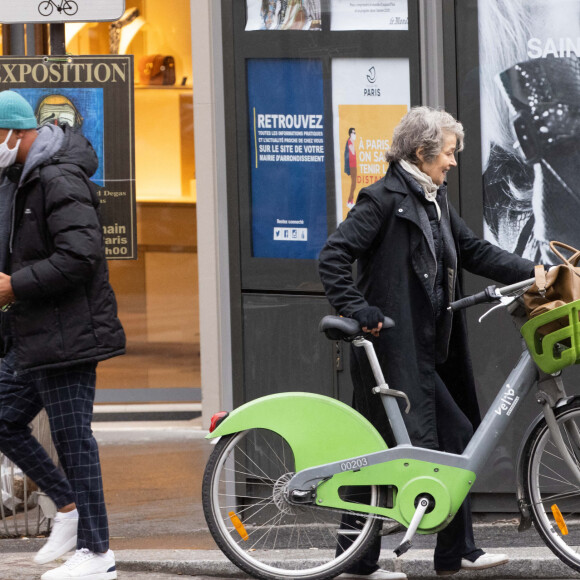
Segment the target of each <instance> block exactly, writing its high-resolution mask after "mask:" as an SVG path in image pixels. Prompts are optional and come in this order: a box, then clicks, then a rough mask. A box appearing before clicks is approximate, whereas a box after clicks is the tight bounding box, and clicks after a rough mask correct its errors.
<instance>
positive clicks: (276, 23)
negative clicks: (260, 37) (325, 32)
mask: <svg viewBox="0 0 580 580" xmlns="http://www.w3.org/2000/svg"><path fill="white" fill-rule="evenodd" d="M320 3H321V0H246V14H247V19H246V30H321V28H322V16H321V7H320Z"/></svg>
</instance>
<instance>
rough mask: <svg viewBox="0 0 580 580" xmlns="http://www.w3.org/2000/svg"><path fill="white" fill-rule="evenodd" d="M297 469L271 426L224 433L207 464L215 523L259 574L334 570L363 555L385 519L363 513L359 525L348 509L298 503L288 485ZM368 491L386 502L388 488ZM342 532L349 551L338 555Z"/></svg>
mask: <svg viewBox="0 0 580 580" xmlns="http://www.w3.org/2000/svg"><path fill="white" fill-rule="evenodd" d="M294 472H295V467H294V456H293V453H292V449H291V448H290V446H289V445H288V443H287V442H286V441H285V440H284V439H283V438H282V437H280V436H279V435H278V434H276V433H274V432H273V431H269V430H266V429H249V430H248V431H243V432H241V433H235V434H233V435H227V436H225V437H222V438H221V439H220V441H219V442H218V444H217V445H216V448H215V449H214V451H213V453H212V455H211V457H210V459H209V461H208V464H207V466H206V470H205V474H204V478H203V491H202V496H203V508H204V512H205V517H206V520H207V524H208V527H209V530H210V532H211V534H212V536H213V538H214V540H215V541H216V543H217V544H218V546H219V547H220V549H221V550H222V551H223V552H224V554H225V555H226V556H227V557H228V558H229V559H230V560H231V561H232V562H233V563H234V564H236V566H238V567H239V568H241V569H242V570H243V571H245V572H247V573H248V574H250V575H252V576H254V577H255V578H262V579H264V580H279V579H283V578H298V579H301V580H323V579H325V578H332V577H334V576H336V575H337V574H340V573H341V572H342V571H343V570H345V569H346V568H347V567H348V566H349V565H351V564H352V563H354V562H356V561H357V560H358V559H359V558H360V557H362V555H363V554H364V552H365V551H366V550H367V549H368V547H369V545H370V543H371V542H372V541H373V540H374V539H375V537H376V534H377V532H378V529H379V527H380V520H378V519H376V518H365V517H364V516H362V517H360V516H357V518H353V519H357V520H358V525H356V527H355V526H354V525H353V526H348V525H346V524H345V523H344V522H342V524H341V519H342V516H343V514H342V513H339V512H336V511H334V510H329V509H324V508H317V507H316V506H313V505H300V506H297V505H295V504H292V503H290V502H289V501H288V498H287V496H286V489H287V485H288V482H289V481H290V479H291V478H292V476H293V475H294ZM356 490H357V493H359V494H360V492H361V490H360V489H359V488H356ZM347 493H348V491H347ZM364 493H365V494H366V496H367V497H370V504H371V505H373V506H377V505H380V503H379V502H381V491H380V488H378V487H376V486H372V487H371V486H369V487H366V488H365V489H364ZM343 497H344V496H343ZM359 497H360V496H359ZM345 499H347V501H348V499H349V498H348V497H345ZM359 528H360V529H359ZM339 536H340V537H341V545H343V546H344V547H345V551H344V552H343V553H342V554H340V555H338V556H337V555H336V547H337V542H338V538H339ZM345 539H346V541H345Z"/></svg>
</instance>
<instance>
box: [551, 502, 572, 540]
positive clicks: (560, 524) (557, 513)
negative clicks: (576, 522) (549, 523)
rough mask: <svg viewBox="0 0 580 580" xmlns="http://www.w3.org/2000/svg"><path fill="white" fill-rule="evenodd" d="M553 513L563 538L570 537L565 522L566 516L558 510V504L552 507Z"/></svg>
mask: <svg viewBox="0 0 580 580" xmlns="http://www.w3.org/2000/svg"><path fill="white" fill-rule="evenodd" d="M552 513H553V514H554V519H555V520H556V523H557V524H558V527H559V528H560V532H562V535H563V536H567V535H568V526H567V525H566V522H565V521H564V516H563V515H562V512H561V511H560V510H559V509H558V506H557V505H556V504H554V505H553V506H552Z"/></svg>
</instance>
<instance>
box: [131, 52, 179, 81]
mask: <svg viewBox="0 0 580 580" xmlns="http://www.w3.org/2000/svg"><path fill="white" fill-rule="evenodd" d="M139 82H140V83H141V84H142V85H174V84H175V60H174V58H173V57H172V56H164V55H162V54H151V55H148V56H144V57H142V58H140V59H139Z"/></svg>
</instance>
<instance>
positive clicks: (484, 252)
mask: <svg viewBox="0 0 580 580" xmlns="http://www.w3.org/2000/svg"><path fill="white" fill-rule="evenodd" d="M418 187H419V186H418V185H417V183H416V182H415V181H414V180H412V178H410V176H409V174H407V173H406V172H405V171H403V170H402V169H401V168H400V167H399V165H398V164H397V163H391V165H390V166H389V170H388V171H387V174H386V176H385V177H384V178H383V179H382V180H380V181H378V182H376V183H375V184H373V185H371V186H370V187H368V188H364V189H362V190H361V191H360V193H359V195H358V199H357V203H356V205H355V207H354V208H353V209H352V210H351V211H350V212H349V214H348V217H347V218H346V220H345V221H344V222H343V223H342V224H340V226H339V228H338V229H337V231H336V232H334V233H333V234H332V235H331V236H330V237H329V238H328V241H327V243H326V245H325V247H324V248H323V249H322V251H321V253H320V276H321V279H322V282H323V285H324V288H325V291H326V295H327V297H328V299H329V301H330V303H331V304H332V306H334V308H336V310H337V311H338V312H339V313H340V314H342V315H344V316H350V315H352V314H353V313H354V312H356V311H357V310H360V309H361V308H364V307H366V306H367V305H373V306H377V307H379V308H380V309H381V310H382V311H383V313H384V314H385V315H387V316H389V317H391V318H392V319H393V320H394V321H395V323H396V327H395V328H393V329H388V330H385V331H383V332H381V334H380V337H379V338H377V339H373V340H374V344H375V349H376V351H377V355H378V357H379V361H380V363H381V367H382V369H383V372H384V374H385V379H386V381H387V383H388V384H389V386H390V387H392V388H393V389H398V390H401V391H404V392H405V393H406V394H407V395H408V397H409V399H410V401H411V405H412V410H411V413H410V414H409V415H405V422H406V424H407V428H408V429H409V434H410V436H411V440H412V441H413V443H414V444H415V445H419V446H422V447H429V448H433V449H437V447H438V441H437V432H436V422H435V401H434V385H435V382H434V373H435V372H437V373H438V374H439V375H440V377H441V378H442V379H443V381H444V383H445V384H446V386H447V387H448V389H449V391H450V393H451V395H452V396H453V398H454V399H455V401H456V402H457V403H458V405H459V407H460V408H461V410H462V411H463V412H464V413H465V414H466V416H467V417H468V418H469V419H470V421H471V423H472V424H473V426H474V427H476V426H477V425H478V423H479V421H480V415H479V408H478V404H477V398H476V393H475V381H474V377H473V372H472V366H471V360H470V356H469V352H468V344H467V326H466V321H465V315H464V312H459V313H456V314H454V315H452V314H451V313H448V312H447V311H446V308H445V309H444V314H443V316H442V317H441V318H439V320H436V314H435V313H436V310H437V308H436V303H437V299H436V294H435V288H434V284H435V280H436V278H437V260H436V257H435V251H434V243H433V235H432V232H431V226H430V224H429V219H428V217H427V213H426V211H425V206H424V204H423V203H422V202H421V200H420V199H419V197H418V195H416V193H415V192H414V191H413V188H418ZM440 193H441V194H442V195H441V200H442V201H441V204H440V205H441V211H442V216H441V222H440V232H441V234H440V235H441V240H442V241H443V244H444V250H443V258H442V260H441V261H440V262H442V264H443V266H444V268H445V272H444V277H443V281H444V298H445V304H444V306H446V304H448V303H449V301H451V300H454V299H457V298H459V297H460V287H459V282H458V274H459V272H460V271H461V269H462V268H465V269H467V270H468V271H470V272H473V273H474V274H479V275H481V276H485V277H486V278H491V279H493V280H496V281H498V282H501V283H504V284H510V283H514V282H517V281H520V280H524V279H526V278H529V277H531V276H532V275H533V267H534V264H533V263H532V262H529V261H528V260H524V259H522V258H520V257H518V256H516V255H514V254H510V253H509V252H506V251H504V250H501V249H500V248H498V247H496V246H494V245H492V244H490V243H489V242H486V241H483V240H481V239H479V238H478V237H477V236H475V234H474V233H473V232H472V231H471V230H470V229H469V228H468V227H467V225H466V224H465V222H464V221H463V220H462V219H461V218H460V217H459V215H458V214H457V212H456V211H455V209H454V208H453V207H452V206H451V205H450V204H449V203H448V201H447V193H446V186H445V185H443V186H442V187H441V189H440ZM355 260H356V261H357V264H358V267H357V272H358V279H357V281H356V282H355V281H354V279H353V276H352V264H353V262H354V261H355ZM351 371H352V376H353V382H354V386H355V390H356V391H357V392H359V393H361V392H364V393H365V395H364V396H363V397H355V400H356V401H357V408H358V410H359V411H360V412H361V413H362V414H363V415H365V416H366V417H367V418H368V419H369V420H371V422H372V423H373V424H374V425H375V427H376V428H377V429H378V430H379V431H380V432H381V434H382V435H383V437H385V438H386V439H387V440H388V439H389V430H388V427H386V423H387V420H386V416H385V413H384V410H383V408H382V405H381V402H380V400H379V398H378V397H377V396H375V395H371V394H370V392H369V391H370V388H371V387H372V386H374V382H373V378H372V374H371V372H370V368H369V365H368V363H367V361H366V358H365V354H364V352H363V349H361V348H354V347H353V350H352V352H351ZM369 385H370V386H369ZM367 394H368V396H367ZM373 397H374V398H373ZM359 401H362V403H359Z"/></svg>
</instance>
